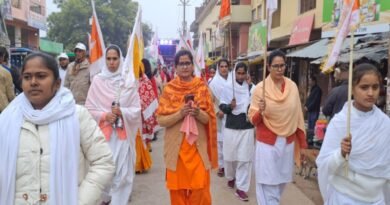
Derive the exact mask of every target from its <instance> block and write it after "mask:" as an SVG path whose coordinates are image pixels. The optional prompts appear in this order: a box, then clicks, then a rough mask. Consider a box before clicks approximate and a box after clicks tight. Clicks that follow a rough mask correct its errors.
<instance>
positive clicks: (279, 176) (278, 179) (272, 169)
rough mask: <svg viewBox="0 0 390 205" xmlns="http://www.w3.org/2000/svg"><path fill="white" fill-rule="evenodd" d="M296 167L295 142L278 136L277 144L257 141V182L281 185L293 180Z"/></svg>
mask: <svg viewBox="0 0 390 205" xmlns="http://www.w3.org/2000/svg"><path fill="white" fill-rule="evenodd" d="M293 168H294V143H290V144H287V138H284V137H279V136H278V137H277V139H276V142H275V145H273V146H272V145H268V144H265V143H263V142H259V141H256V154H255V172H256V174H255V176H256V183H260V184H268V185H279V184H283V183H288V182H291V181H292V175H293Z"/></svg>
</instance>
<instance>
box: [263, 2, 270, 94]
mask: <svg viewBox="0 0 390 205" xmlns="http://www.w3.org/2000/svg"><path fill="white" fill-rule="evenodd" d="M264 2H266V0H264ZM268 12H269V11H268V9H266V10H265V13H266V14H265V27H266V28H267V34H266V35H265V44H264V56H263V57H264V59H263V61H264V62H263V99H265V78H266V75H267V54H268V53H267V51H268V32H270V31H268V29H269V28H268Z"/></svg>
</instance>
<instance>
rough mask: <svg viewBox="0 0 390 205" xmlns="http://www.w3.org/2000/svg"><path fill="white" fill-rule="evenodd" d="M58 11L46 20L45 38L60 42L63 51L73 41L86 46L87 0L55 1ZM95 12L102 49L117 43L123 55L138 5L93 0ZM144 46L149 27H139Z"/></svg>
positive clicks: (125, 0) (123, 0) (89, 8)
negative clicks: (142, 35)
mask: <svg viewBox="0 0 390 205" xmlns="http://www.w3.org/2000/svg"><path fill="white" fill-rule="evenodd" d="M58 6H59V7H60V8H61V11H60V12H57V13H52V14H51V15H50V16H49V17H48V19H47V21H48V26H49V31H48V38H49V39H50V40H53V41H56V42H61V43H63V44H64V46H65V49H66V50H69V51H71V50H73V48H74V46H75V45H76V43H77V42H83V43H85V44H86V45H87V42H88V35H87V33H90V32H91V26H90V25H89V19H90V18H91V16H92V6H91V1H90V0H66V1H58ZM95 7H96V13H97V16H98V19H99V23H100V27H101V30H102V33H103V38H104V42H105V44H106V46H108V45H110V44H117V45H118V46H120V47H121V49H122V51H123V52H124V53H126V52H127V42H128V39H129V35H130V32H131V31H132V28H133V25H134V21H135V17H136V15H137V9H138V3H137V2H134V1H132V0H95ZM143 33H144V41H145V45H147V43H148V42H149V41H150V39H151V37H152V35H153V32H152V29H151V28H150V26H148V25H146V24H144V25H143Z"/></svg>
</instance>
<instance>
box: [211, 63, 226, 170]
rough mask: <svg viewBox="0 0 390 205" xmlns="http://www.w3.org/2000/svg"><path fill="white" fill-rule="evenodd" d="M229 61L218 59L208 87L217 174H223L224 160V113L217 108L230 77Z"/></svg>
mask: <svg viewBox="0 0 390 205" xmlns="http://www.w3.org/2000/svg"><path fill="white" fill-rule="evenodd" d="M230 76H231V75H230V72H229V61H228V60H227V59H221V60H219V61H218V67H217V71H216V73H215V76H214V77H213V78H212V79H211V81H210V83H209V87H210V89H211V92H212V93H213V98H214V108H215V112H216V115H217V129H218V133H217V140H218V167H219V169H218V176H220V177H223V176H225V169H224V160H223V152H222V149H223V128H224V127H225V121H226V115H225V114H224V113H223V112H222V111H221V110H220V109H219V105H220V101H221V96H222V93H223V89H224V88H225V87H227V86H228V82H229V81H228V79H230V78H231V77H230Z"/></svg>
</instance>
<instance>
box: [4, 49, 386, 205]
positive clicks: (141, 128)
mask: <svg viewBox="0 0 390 205" xmlns="http://www.w3.org/2000/svg"><path fill="white" fill-rule="evenodd" d="M74 52H75V54H76V57H75V60H74V62H71V63H70V62H69V57H68V56H67V55H66V54H65V53H62V54H60V55H59V56H58V57H57V58H54V57H52V56H50V55H47V54H44V53H40V52H36V53H32V54H30V55H28V56H27V57H26V58H25V59H24V62H23V66H22V68H21V73H20V77H18V76H17V74H15V73H13V72H11V70H12V69H9V68H8V67H7V64H8V59H9V56H8V53H7V50H6V49H5V50H4V49H2V48H0V61H1V62H0V63H1V67H0V82H1V83H0V112H1V114H0V124H1V127H0V165H1V166H0V204H1V205H10V204H26V203H27V204H36V203H38V204H58V205H65V204H86V205H96V204H113V205H127V204H128V203H129V200H130V198H131V193H132V191H133V189H137V187H133V184H134V177H135V174H136V173H139V174H141V173H147V171H148V170H149V169H150V168H151V166H152V164H153V160H152V158H151V155H150V153H149V152H151V151H152V144H151V142H152V141H153V140H155V139H156V133H157V132H158V131H159V130H162V129H164V133H165V134H164V139H163V140H164V151H163V156H164V163H165V168H166V172H165V173H161V174H162V175H165V180H166V188H167V189H168V191H169V196H170V200H171V204H172V205H210V204H211V203H212V193H211V191H210V183H211V180H210V179H211V177H212V176H211V175H212V173H213V172H212V170H213V169H216V170H217V173H216V174H217V176H219V177H225V178H226V185H227V187H229V188H231V189H233V190H234V194H235V195H236V196H237V197H238V199H239V200H242V201H249V196H248V191H249V189H250V187H251V186H250V183H251V176H252V175H254V176H255V188H256V201H257V203H258V204H261V205H277V204H280V199H281V196H282V194H283V191H284V189H285V187H286V184H287V183H290V182H292V181H293V173H294V171H293V170H294V165H297V166H299V165H300V164H301V162H300V160H301V151H302V149H307V148H308V146H309V145H311V144H312V142H313V139H312V133H313V130H314V127H315V122H316V120H317V119H318V117H319V113H320V111H321V108H320V107H321V98H322V91H321V88H320V87H319V86H318V85H317V79H316V77H315V76H311V77H310V86H311V87H310V91H309V93H308V99H307V102H306V103H305V104H304V105H302V104H301V100H300V95H299V90H298V87H297V85H296V84H295V83H294V81H292V80H291V79H289V78H288V77H286V76H285V71H286V67H287V64H286V56H285V54H284V53H283V52H282V51H280V50H275V51H273V52H271V54H270V55H269V56H268V61H267V62H266V63H267V70H268V72H269V75H268V76H267V77H266V78H265V79H263V80H262V81H261V82H260V83H258V84H257V85H255V84H253V83H252V80H251V78H250V76H249V75H248V73H249V68H248V65H247V64H246V63H244V62H237V63H235V64H234V65H232V64H231V62H229V61H228V60H227V59H220V60H219V61H218V62H217V63H216V68H213V69H210V70H209V71H210V73H209V79H206V78H205V77H204V76H195V75H194V69H195V66H194V58H193V56H192V53H191V52H190V51H187V50H180V51H178V52H177V53H176V56H175V59H174V75H172V73H171V72H169V71H168V69H167V68H166V67H165V68H161V69H155V68H152V66H151V64H150V63H149V61H148V60H147V59H143V60H142V66H140V67H139V68H133V70H134V75H135V78H136V81H135V83H133V84H129V83H126V80H125V79H126V77H127V76H125V75H124V74H123V73H125V72H122V71H123V69H125V66H124V62H123V54H122V51H121V49H120V48H119V46H116V45H110V46H109V47H108V48H107V49H106V51H105V52H104V59H105V63H104V65H102V68H101V71H100V72H99V73H98V74H96V75H94V76H91V74H90V70H89V67H90V64H89V61H88V58H87V55H86V52H87V48H86V46H85V45H84V44H82V43H78V44H77V45H76V46H75V48H74ZM153 69H154V70H153ZM345 71H346V70H340V71H338V75H339V77H340V80H341V83H340V86H338V87H336V88H334V89H333V90H332V91H331V93H330V94H329V97H328V98H327V99H326V101H325V104H324V106H323V109H322V112H323V113H324V114H325V115H327V116H330V117H331V121H330V124H329V126H328V128H327V130H326V134H325V138H324V142H323V145H322V147H321V150H320V154H319V156H318V158H317V165H318V182H319V186H320V191H321V194H322V195H323V198H324V203H325V204H329V205H330V204H340V205H341V204H359V205H360V204H362V205H363V204H364V205H368V204H372V205H374V204H375V205H385V204H390V199H388V198H389V197H390V153H388V152H390V151H389V149H388V146H390V138H389V136H390V126H389V125H390V119H389V117H388V116H386V115H385V114H384V113H383V112H382V111H381V110H380V109H378V108H377V107H376V105H375V103H376V101H377V100H378V97H379V92H380V89H381V82H382V76H381V74H380V73H379V72H378V70H377V69H376V68H375V67H374V66H373V65H370V64H360V65H356V67H355V68H354V73H353V79H348V77H346V76H347V75H346V74H345V73H348V72H345ZM348 80H351V81H352V85H353V87H352V91H353V101H352V102H351V103H352V110H351V112H349V111H348V104H347V103H346V101H347V99H346V96H347V95H348V90H347V89H346V88H348V85H347V83H348ZM346 86H347V87H346ZM305 113H306V114H307V126H306V125H305V117H304V114H305ZM349 116H350V119H351V121H350V124H351V127H350V130H351V131H350V133H347V121H348V118H349ZM252 172H254V174H252ZM232 194H233V193H232Z"/></svg>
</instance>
